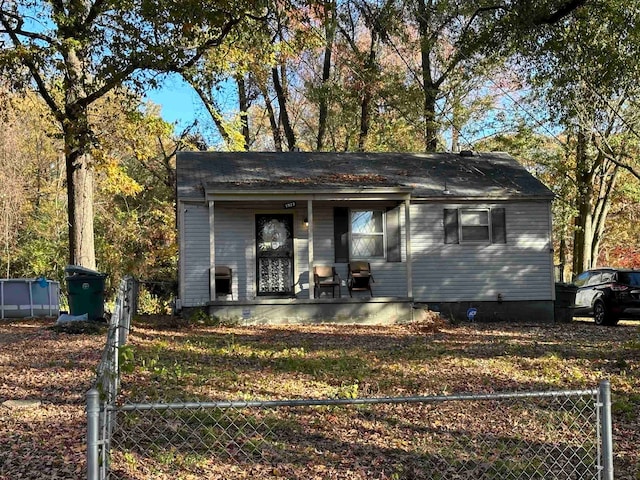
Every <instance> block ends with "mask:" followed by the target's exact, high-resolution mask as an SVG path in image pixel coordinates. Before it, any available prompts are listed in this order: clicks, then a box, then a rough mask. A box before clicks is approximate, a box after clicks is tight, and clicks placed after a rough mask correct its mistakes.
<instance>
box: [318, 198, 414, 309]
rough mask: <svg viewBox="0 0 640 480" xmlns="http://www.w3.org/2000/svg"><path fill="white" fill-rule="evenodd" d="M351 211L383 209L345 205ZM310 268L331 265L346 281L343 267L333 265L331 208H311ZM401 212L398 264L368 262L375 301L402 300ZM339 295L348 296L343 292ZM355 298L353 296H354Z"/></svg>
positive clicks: (404, 291)
mask: <svg viewBox="0 0 640 480" xmlns="http://www.w3.org/2000/svg"><path fill="white" fill-rule="evenodd" d="M349 207H350V208H353V209H372V210H375V209H382V210H384V207H381V206H376V205H375V204H372V203H371V202H369V203H356V202H354V203H352V204H349ZM313 215H314V247H313V248H314V262H313V263H314V264H315V265H335V266H336V268H337V269H338V274H339V275H340V278H342V280H346V279H347V264H346V263H338V264H336V263H335V262H334V260H335V255H334V237H333V205H331V204H320V205H318V204H314V209H313ZM404 224H405V222H404V208H401V209H400V231H401V234H402V235H401V248H402V262H387V261H386V260H384V259H372V260H370V263H371V271H372V273H373V278H374V280H375V282H374V283H373V284H372V287H373V294H374V295H375V296H379V297H406V296H407V265H406V248H405V243H406V242H405V232H404ZM342 290H343V292H342V293H343V295H348V294H349V293H348V291H347V289H346V288H343V289H342ZM357 294H358V295H368V293H367V292H364V293H363V292H357ZM354 295H355V293H354Z"/></svg>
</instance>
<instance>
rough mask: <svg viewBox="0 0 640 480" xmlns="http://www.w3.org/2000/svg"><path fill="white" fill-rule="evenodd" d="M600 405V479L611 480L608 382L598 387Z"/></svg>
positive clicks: (609, 392) (611, 454)
mask: <svg viewBox="0 0 640 480" xmlns="http://www.w3.org/2000/svg"><path fill="white" fill-rule="evenodd" d="M599 390H600V392H599V393H600V395H599V396H600V405H601V406H602V415H600V421H601V423H602V425H601V431H602V478H603V479H604V480H613V435H612V430H611V383H610V382H609V380H602V381H601V382H600V385H599Z"/></svg>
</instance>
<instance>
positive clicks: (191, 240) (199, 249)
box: [181, 204, 209, 307]
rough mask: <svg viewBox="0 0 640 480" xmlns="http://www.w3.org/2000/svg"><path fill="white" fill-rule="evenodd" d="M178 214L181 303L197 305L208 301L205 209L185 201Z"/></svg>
mask: <svg viewBox="0 0 640 480" xmlns="http://www.w3.org/2000/svg"><path fill="white" fill-rule="evenodd" d="M182 215H183V225H184V227H183V228H184V231H183V235H182V239H181V242H182V243H183V245H182V255H183V258H182V262H181V266H182V270H183V271H182V272H181V273H182V279H183V282H184V285H182V288H181V290H182V295H183V297H182V304H183V305H184V306H185V307H197V306H202V305H205V304H206V303H207V302H208V301H209V209H208V208H207V207H206V206H204V205H195V204H186V205H184V208H183V210H182Z"/></svg>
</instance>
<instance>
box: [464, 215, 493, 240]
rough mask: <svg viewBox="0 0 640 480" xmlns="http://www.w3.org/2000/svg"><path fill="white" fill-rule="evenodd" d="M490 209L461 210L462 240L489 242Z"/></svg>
mask: <svg viewBox="0 0 640 480" xmlns="http://www.w3.org/2000/svg"><path fill="white" fill-rule="evenodd" d="M489 240H490V235H489V210H460V241H461V242H488V241H489Z"/></svg>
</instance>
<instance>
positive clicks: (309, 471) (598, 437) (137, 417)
mask: <svg viewBox="0 0 640 480" xmlns="http://www.w3.org/2000/svg"><path fill="white" fill-rule="evenodd" d="M607 389H608V385H607V384H606V383H604V384H603V385H601V386H600V388H599V389H594V390H584V391H565V392H538V393H511V394H495V395H469V396H466V395H462V396H442V397H401V398H357V399H322V400H290V401H265V402H259V401H256V402H212V403H168V404H125V405H123V406H119V407H116V406H113V407H111V409H112V411H113V414H114V418H115V420H116V427H115V430H114V432H113V437H112V439H111V453H112V456H113V458H112V464H113V467H114V468H113V469H112V471H111V476H110V477H109V478H121V479H134V478H136V479H137V478H140V479H143V478H225V479H230V480H231V479H246V478H287V479H303V478H304V479H307V478H326V479H329V478H332V479H333V478H336V479H337V478H339V479H461V478H465V479H529V478H531V479H534V478H537V479H597V478H613V477H612V476H608V475H609V474H608V473H607V472H608V471H610V470H611V460H610V459H609V462H607V461H606V458H605V457H606V455H608V454H609V453H608V450H609V449H610V443H609V444H607V443H606V442H605V441H604V438H603V436H604V434H605V430H603V429H602V428H601V427H600V426H601V425H602V420H603V416H604V415H605V412H604V410H603V408H602V406H603V401H602V400H603V396H604V397H606V396H607V394H608V393H607ZM606 445H609V447H607V446H606ZM611 475H612V472H611Z"/></svg>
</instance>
